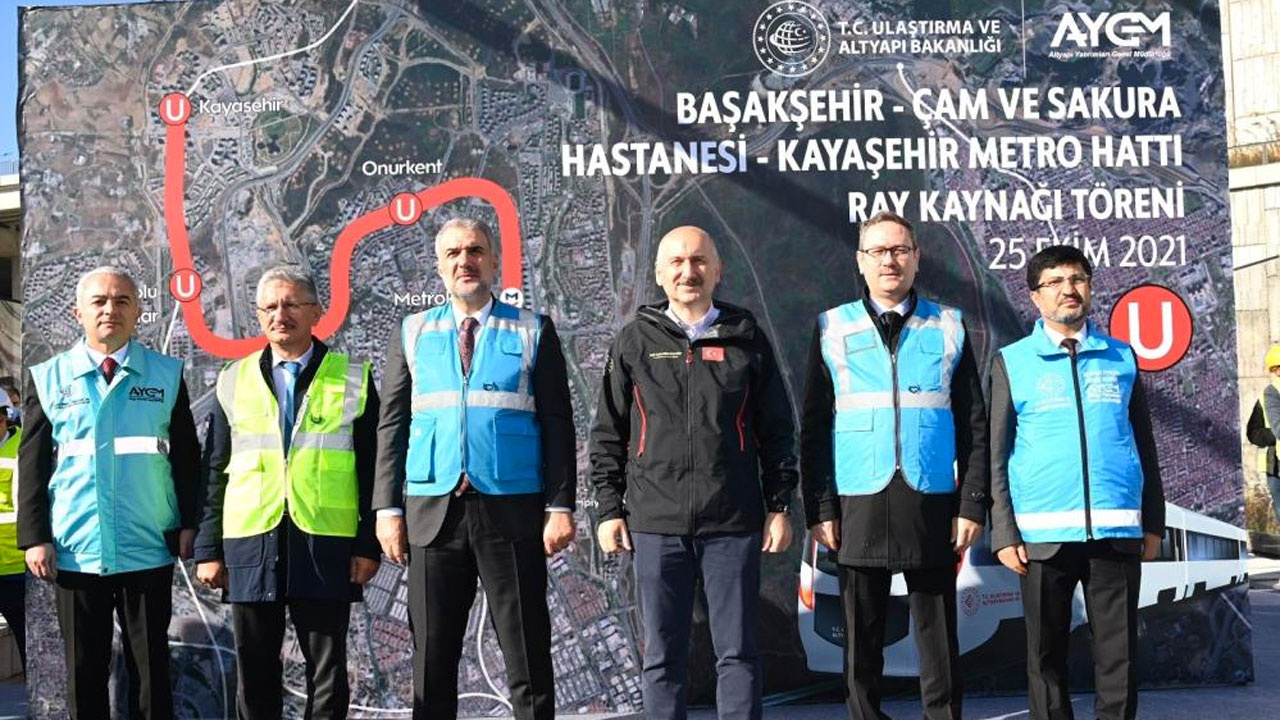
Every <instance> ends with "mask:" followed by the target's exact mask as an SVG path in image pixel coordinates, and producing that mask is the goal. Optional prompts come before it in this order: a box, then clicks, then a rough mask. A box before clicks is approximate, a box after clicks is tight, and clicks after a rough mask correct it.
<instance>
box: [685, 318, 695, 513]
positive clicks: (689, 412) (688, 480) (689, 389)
mask: <svg viewBox="0 0 1280 720" xmlns="http://www.w3.org/2000/svg"><path fill="white" fill-rule="evenodd" d="M692 395H693V341H692V340H690V341H689V344H688V345H687V346H686V347H685V351H684V422H685V431H684V435H685V437H686V438H687V439H688V441H689V449H688V455H687V456H686V458H685V467H686V469H687V473H686V474H685V484H686V485H687V486H688V487H689V532H690V533H692V532H693V526H694V524H695V523H694V512H693V508H694V497H693V479H692V478H693V398H692Z"/></svg>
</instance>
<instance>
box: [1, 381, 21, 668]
mask: <svg viewBox="0 0 1280 720" xmlns="http://www.w3.org/2000/svg"><path fill="white" fill-rule="evenodd" d="M12 409H13V408H12V406H11V405H10V404H9V396H8V395H7V394H6V393H0V615H3V616H4V621H5V622H6V623H8V624H9V630H10V631H11V632H12V633H13V639H14V642H16V643H17V644H18V655H19V656H20V657H21V658H22V667H23V668H24V669H25V668H26V667H27V619H26V618H27V611H26V605H27V562H26V553H24V552H23V551H21V550H19V549H18V503H17V501H16V500H15V498H16V497H17V496H18V443H20V442H22V428H19V427H15V426H14V425H12V424H11V423H10V422H9V416H10V411H11V410H12Z"/></svg>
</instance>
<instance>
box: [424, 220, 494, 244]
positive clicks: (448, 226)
mask: <svg viewBox="0 0 1280 720" xmlns="http://www.w3.org/2000/svg"><path fill="white" fill-rule="evenodd" d="M450 230H465V231H467V232H473V233H476V234H477V235H479V236H481V237H483V238H484V241H485V244H486V245H488V247H489V252H493V231H492V230H490V229H489V224H488V223H486V222H485V221H483V220H478V219H476V218H469V217H455V218H450V219H449V220H446V221H445V223H444V224H443V225H441V226H440V229H439V230H438V231H436V239H435V244H437V245H439V244H440V238H442V237H444V234H445V233H447V232H449V231H450Z"/></svg>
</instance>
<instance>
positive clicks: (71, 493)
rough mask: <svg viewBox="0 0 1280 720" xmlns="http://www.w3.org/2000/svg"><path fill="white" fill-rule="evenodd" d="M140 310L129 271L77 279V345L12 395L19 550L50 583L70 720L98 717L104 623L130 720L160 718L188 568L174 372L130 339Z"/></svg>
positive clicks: (170, 361) (192, 502)
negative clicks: (177, 590) (118, 646)
mask: <svg viewBox="0 0 1280 720" xmlns="http://www.w3.org/2000/svg"><path fill="white" fill-rule="evenodd" d="M141 312H142V308H141V306H140V305H139V303H138V286H137V285H136V284H135V283H134V281H133V279H132V278H130V277H129V275H128V273H126V272H125V271H123V270H120V269H118V268H115V267H109V266H104V267H99V268H96V269H94V270H90V271H89V272H88V273H85V274H84V275H83V276H82V277H81V278H80V281H79V282H78V283H76V306H75V311H74V314H75V317H76V320H77V321H79V323H80V325H81V326H82V327H83V328H84V339H83V340H82V341H80V342H78V343H76V344H75V345H74V346H72V347H71V348H70V349H68V350H65V351H64V352H62V353H59V354H58V355H55V356H53V357H52V358H49V359H48V360H46V361H44V362H42V363H39V364H38V365H34V366H32V367H31V370H30V378H29V384H28V388H27V390H26V392H25V393H24V395H25V396H26V398H27V405H26V407H25V408H24V412H23V417H24V418H25V421H26V431H25V433H24V434H23V437H22V444H21V446H20V447H19V449H18V470H19V475H20V477H21V479H22V483H21V485H20V496H19V500H18V546H19V547H21V548H23V549H25V550H26V561H27V567H28V568H29V569H30V570H31V572H32V573H33V574H34V575H35V576H36V577H37V578H39V579H41V580H48V581H52V582H54V583H55V585H56V589H55V595H56V603H57V605H56V607H57V612H58V625H59V626H60V627H61V629H62V640H63V643H64V647H65V650H66V665H67V675H66V678H67V695H66V700H67V711H68V713H69V714H70V715H71V717H72V718H76V719H77V720H80V719H83V720H97V719H98V718H106V717H110V716H111V707H110V705H109V703H108V694H107V679H108V676H109V675H110V672H111V639H112V631H113V629H114V624H113V623H112V614H113V613H114V614H115V616H116V619H118V620H119V623H120V628H121V630H122V635H123V642H122V644H123V646H124V662H125V668H126V669H127V671H128V675H129V683H128V693H129V707H130V711H131V713H132V714H133V716H134V717H143V718H148V720H156V719H167V718H171V717H173V700H172V691H171V689H170V683H169V644H168V627H169V618H170V615H171V614H172V596H171V585H172V583H173V558H174V555H175V554H177V555H180V556H181V557H182V558H183V559H186V558H190V557H191V552H192V545H193V542H194V540H195V534H196V530H195V528H196V509H197V505H198V499H197V495H198V488H199V471H200V442H199V440H198V438H197V437H196V427H195V422H194V420H193V419H192V417H191V407H190V403H189V398H188V395H187V386H186V383H185V382H184V381H183V379H182V361H181V360H178V359H176V358H171V357H168V356H166V355H161V354H160V353H157V352H155V351H153V350H151V349H149V348H147V347H145V346H144V345H143V344H142V343H140V342H138V341H137V340H134V339H132V336H133V333H134V330H135V329H136V328H137V324H138V319H139V317H140V316H141Z"/></svg>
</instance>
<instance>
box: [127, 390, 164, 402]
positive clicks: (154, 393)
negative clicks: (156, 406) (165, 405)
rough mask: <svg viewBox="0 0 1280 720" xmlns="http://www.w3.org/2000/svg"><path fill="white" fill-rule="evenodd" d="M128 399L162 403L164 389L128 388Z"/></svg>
mask: <svg viewBox="0 0 1280 720" xmlns="http://www.w3.org/2000/svg"><path fill="white" fill-rule="evenodd" d="M129 399H130V400H142V401H144V402H164V388H158V387H133V388H129Z"/></svg>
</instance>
